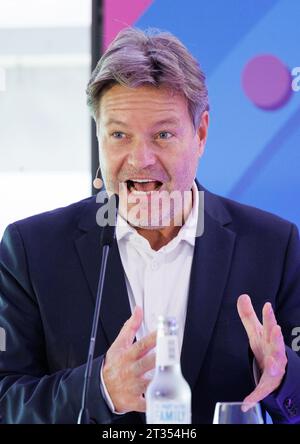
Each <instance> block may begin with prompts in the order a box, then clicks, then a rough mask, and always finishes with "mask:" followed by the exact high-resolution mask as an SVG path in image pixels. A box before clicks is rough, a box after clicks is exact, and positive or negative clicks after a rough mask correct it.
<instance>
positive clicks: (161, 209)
mask: <svg viewBox="0 0 300 444" xmlns="http://www.w3.org/2000/svg"><path fill="white" fill-rule="evenodd" d="M87 93H88V103H89V105H90V107H91V110H92V113H93V116H94V118H95V120H96V124H97V135H98V140H99V158H100V166H101V171H102V176H103V180H104V184H105V188H106V190H107V193H108V195H109V196H110V195H112V194H114V193H117V194H119V195H120V212H119V213H120V214H119V221H120V220H121V219H122V220H123V222H124V220H125V223H123V224H120V225H119V224H118V226H117V242H115V244H114V245H113V247H112V249H111V251H110V255H109V259H108V265H107V271H108V273H107V277H106V281H105V285H104V294H103V300H102V305H101V315H100V326H99V332H98V337H97V343H96V355H95V356H96V358H95V360H94V362H93V368H92V375H91V385H90V391H89V397H88V408H89V412H90V416H91V422H97V423H108V422H116V423H122V422H123V423H139V422H143V421H144V420H145V417H144V412H145V409H146V404H145V398H144V394H145V391H146V388H147V385H148V384H149V372H151V371H152V370H153V368H154V365H155V354H154V353H153V350H154V347H155V320H156V317H157V315H159V314H165V315H168V314H172V315H175V316H176V317H177V319H178V320H179V324H180V326H181V332H180V337H179V343H180V348H181V363H182V370H183V374H184V376H185V378H186V380H187V381H188V383H189V384H190V386H191V388H192V394H193V396H192V397H193V400H192V415H193V418H192V419H193V422H194V423H211V422H212V417H213V411H214V406H215V403H216V402H217V401H242V400H243V399H245V402H246V401H249V402H258V401H262V403H263V405H264V406H265V408H266V409H267V410H268V411H269V413H270V414H271V415H272V417H273V420H274V421H276V422H279V423H289V422H293V423H295V422H300V387H299V385H300V383H299V375H300V359H299V357H298V356H297V354H296V353H295V352H294V351H293V350H292V349H291V348H290V347H291V344H292V341H293V339H294V337H293V331H294V328H295V327H297V326H298V325H299V322H300V248H299V238H298V232H297V229H296V227H295V226H294V225H292V224H291V223H289V222H287V221H284V220H282V219H280V218H278V217H276V216H273V215H270V214H268V213H265V212H262V211H260V210H257V209H254V208H249V207H246V206H243V205H240V204H238V203H236V202H233V201H230V200H228V199H225V198H221V197H219V196H216V195H213V194H211V193H209V192H207V191H205V192H204V193H205V211H204V231H203V233H200V234H202V235H197V234H199V233H198V232H197V227H198V221H199V220H200V218H201V214H200V213H201V205H199V202H200V197H199V192H201V191H202V192H203V190H204V189H203V188H202V187H201V186H200V185H199V184H198V183H197V182H195V175H196V170H197V166H198V161H199V159H200V158H201V156H202V154H203V152H204V147H205V142H206V138H207V130H208V98H207V89H206V86H205V79H204V75H203V73H202V72H201V70H200V68H199V66H198V64H197V62H196V61H195V59H194V58H193V57H192V56H191V54H189V52H188V51H187V50H186V48H185V47H184V46H183V45H182V44H181V43H180V42H179V41H178V40H177V39H176V38H175V37H174V36H172V35H170V34H167V33H156V34H152V35H151V34H146V33H144V32H142V31H138V30H134V29H126V30H124V31H122V32H121V33H120V34H119V35H118V36H117V38H116V39H115V40H114V42H113V43H112V44H111V45H110V47H109V48H108V50H107V51H106V53H105V54H104V55H103V57H102V58H101V60H100V61H99V63H98V66H97V67H96V69H95V71H94V72H93V75H92V78H91V80H90V82H89V85H88V90H87ZM172 193H177V195H179V196H181V197H183V196H185V195H186V194H187V196H188V198H187V201H186V204H185V205H184V206H183V207H181V210H180V211H179V210H178V208H179V207H176V205H170V206H166V207H165V206H164V205H162V204H161V203H160V202H159V201H156V202H154V201H153V199H152V197H153V196H155V195H156V194H159V195H163V194H164V195H166V194H167V195H171V194H172ZM138 197H139V198H140V201H141V204H140V206H139V211H138V214H137V213H136V212H134V211H133V210H134V209H135V201H136V198H138ZM100 210H101V208H100ZM97 211H99V204H97V202H96V200H95V198H94V197H92V198H88V199H85V200H84V201H81V202H78V203H76V204H73V205H71V206H69V207H67V208H62V209H58V210H55V211H51V212H49V213H45V214H42V215H38V216H34V217H31V218H28V219H25V220H23V221H19V222H16V223H15V224H12V225H11V226H9V227H8V228H7V230H6V232H5V234H4V237H3V241H2V244H1V253H0V264H1V275H0V276H1V280H0V295H1V306H0V307H1V308H0V309H1V318H0V325H1V327H2V328H4V329H5V331H6V338H7V344H6V351H5V352H3V353H1V356H0V396H1V404H0V406H1V411H2V416H3V420H4V422H8V423H14V422H15V423H26V422H27V423H28V422H29V423H75V422H76V419H77V415H78V412H79V410H80V401H81V391H82V384H83V376H84V368H85V367H84V363H85V360H86V355H87V350H88V343H89V336H90V329H91V321H92V315H93V310H94V301H95V294H96V287H97V282H98V276H99V267H100V260H101V245H100V236H101V230H102V228H101V227H99V224H97V222H96V218H97ZM150 213H151V216H152V215H154V216H155V223H152V219H151V217H150ZM178 214H179V216H182V220H183V225H182V226H181V227H180V225H177V224H175V223H174V220H175V219H176V218H177V216H178ZM168 222H170V223H168ZM248 294H249V295H250V297H251V299H250V297H249V296H248ZM272 307H273V309H274V311H275V313H274V311H273V309H272ZM260 318H262V319H261V321H259V319H260ZM277 321H278V323H277ZM279 325H280V326H281V327H280V326H279ZM249 344H250V348H249ZM249 351H250V353H249ZM253 371H255V373H256V379H257V380H256V384H257V385H256V387H255V382H254V376H253Z"/></svg>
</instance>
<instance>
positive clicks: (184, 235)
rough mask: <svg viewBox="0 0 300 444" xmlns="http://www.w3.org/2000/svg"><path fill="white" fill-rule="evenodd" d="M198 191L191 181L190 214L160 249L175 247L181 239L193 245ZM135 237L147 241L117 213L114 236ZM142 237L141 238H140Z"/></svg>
mask: <svg viewBox="0 0 300 444" xmlns="http://www.w3.org/2000/svg"><path fill="white" fill-rule="evenodd" d="M198 193H199V191H198V188H197V185H196V182H195V181H194V182H193V185H192V196H193V206H192V209H191V211H190V214H189V216H188V218H187V221H186V222H185V224H184V225H183V226H182V227H181V229H180V230H179V232H178V234H177V236H176V237H175V238H174V239H172V240H171V241H170V242H169V243H168V244H167V245H165V246H164V247H162V248H161V250H170V249H173V248H175V246H177V245H178V244H179V242H181V241H186V242H187V243H189V244H190V245H191V246H194V245H195V237H196V230H197V223H198V209H199V194H198ZM132 237H133V238H137V239H139V241H140V242H143V243H144V242H146V243H148V241H147V240H146V239H145V238H144V237H143V236H141V235H140V234H139V233H138V232H137V231H136V229H135V228H133V227H132V226H131V225H129V224H128V222H127V221H126V220H125V219H123V217H122V216H121V215H120V214H118V218H117V227H116V238H117V241H118V242H120V241H123V240H129V239H130V238H132ZM140 238H142V239H140Z"/></svg>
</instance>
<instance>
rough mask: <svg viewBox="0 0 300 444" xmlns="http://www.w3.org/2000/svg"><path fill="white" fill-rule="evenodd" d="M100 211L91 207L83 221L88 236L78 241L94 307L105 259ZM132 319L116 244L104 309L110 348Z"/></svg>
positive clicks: (108, 271)
mask: <svg viewBox="0 0 300 444" xmlns="http://www.w3.org/2000/svg"><path fill="white" fill-rule="evenodd" d="M96 211H97V208H96V206H95V205H91V208H89V211H88V212H87V213H88V214H85V215H84V216H83V218H82V220H81V221H80V227H81V230H84V231H85V233H84V234H82V235H81V236H80V237H79V238H78V239H76V240H75V245H76V249H77V252H78V255H79V258H80V262H81V265H82V269H83V272H84V275H85V277H86V280H87V283H88V286H89V289H90V293H91V297H92V299H93V304H95V300H96V293H97V286H98V280H99V272H100V264H101V257H102V248H101V241H100V239H101V228H100V227H99V226H98V225H96V222H95V221H96ZM130 315H131V310H130V306H129V300H128V296H127V289H126V283H125V277H124V271H123V267H122V262H121V258H120V254H119V249H118V245H117V242H114V244H113V246H112V248H111V249H110V252H109V256H108V261H107V268H106V277H105V282H104V287H103V295H102V303H101V309H100V320H101V325H102V328H103V330H104V332H105V335H106V338H107V341H108V344H109V345H110V344H111V343H112V342H113V341H114V340H115V338H116V336H117V335H118V333H119V331H120V329H121V328H122V326H123V324H124V323H125V321H126V320H127V319H128V318H129V317H130Z"/></svg>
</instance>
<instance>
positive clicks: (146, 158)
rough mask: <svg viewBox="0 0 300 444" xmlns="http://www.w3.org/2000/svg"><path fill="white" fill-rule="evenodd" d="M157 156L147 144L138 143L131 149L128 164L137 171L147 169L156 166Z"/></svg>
mask: <svg viewBox="0 0 300 444" xmlns="http://www.w3.org/2000/svg"><path fill="white" fill-rule="evenodd" d="M155 161H156V159H155V154H154V152H153V150H152V148H151V147H150V146H149V144H147V143H146V142H137V143H135V144H133V145H132V146H131V147H130V152H129V154H128V158H127V162H128V164H129V165H131V166H133V167H134V168H135V169H143V168H147V167H149V166H151V165H154V164H155Z"/></svg>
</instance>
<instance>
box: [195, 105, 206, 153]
mask: <svg viewBox="0 0 300 444" xmlns="http://www.w3.org/2000/svg"><path fill="white" fill-rule="evenodd" d="M208 124H209V113H208V111H204V112H203V113H202V115H201V119H200V122H199V126H198V129H197V134H196V135H197V148H198V154H199V157H201V156H202V155H203V153H204V149H205V144H206V139H207V135H208Z"/></svg>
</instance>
